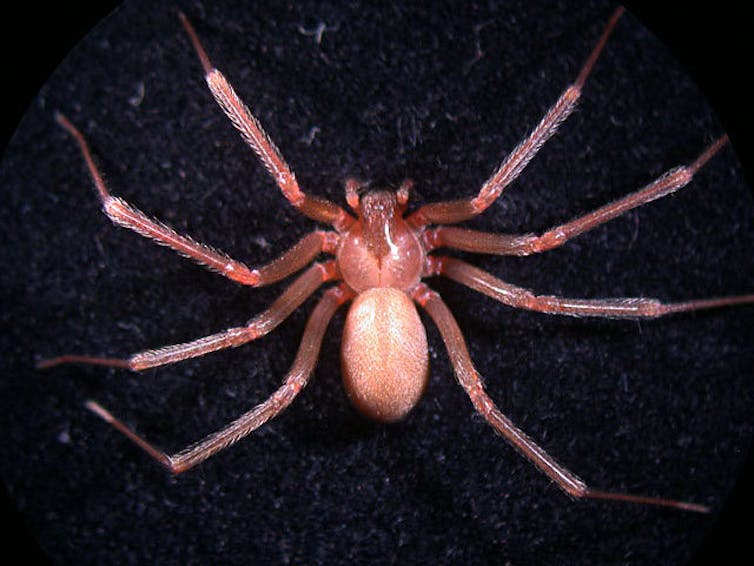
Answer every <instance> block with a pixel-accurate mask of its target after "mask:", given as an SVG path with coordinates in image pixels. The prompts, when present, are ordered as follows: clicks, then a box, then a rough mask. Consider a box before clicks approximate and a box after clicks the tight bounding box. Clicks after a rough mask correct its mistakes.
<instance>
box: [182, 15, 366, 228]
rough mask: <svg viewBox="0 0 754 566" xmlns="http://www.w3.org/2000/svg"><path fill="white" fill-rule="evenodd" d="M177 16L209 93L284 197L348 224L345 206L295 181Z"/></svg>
mask: <svg viewBox="0 0 754 566" xmlns="http://www.w3.org/2000/svg"><path fill="white" fill-rule="evenodd" d="M178 16H179V18H180V20H181V23H182V24H183V27H184V29H185V30H186V34H187V35H188V37H189V40H190V41H191V44H192V45H193V47H194V50H195V51H196V54H197V56H198V57H199V61H200V62H201V64H202V68H203V69H204V75H205V79H206V81H207V85H208V86H209V89H210V91H211V92H212V95H213V96H214V97H215V100H216V101H217V103H218V104H219V105H220V108H222V110H223V112H225V114H226V115H227V116H228V118H229V119H230V121H231V122H232V123H233V125H234V126H235V128H236V129H237V130H238V131H239V132H240V134H241V137H242V138H243V139H244V141H245V142H246V143H247V144H248V145H249V147H251V149H252V150H254V153H256V155H257V157H258V158H259V159H260V161H261V162H262V164H263V165H264V167H265V169H267V172H268V173H269V174H270V175H271V176H272V178H273V179H274V180H275V182H276V183H277V185H278V187H280V190H281V191H282V192H283V195H284V196H285V198H286V199H288V201H289V202H290V203H291V204H292V205H293V206H295V207H296V208H297V209H298V210H299V211H300V212H301V213H302V214H303V215H305V216H308V217H309V218H311V219H313V220H316V221H318V222H324V223H326V224H330V225H332V226H333V227H334V228H335V229H336V230H338V231H342V230H344V229H345V228H347V227H348V226H349V225H350V224H351V223H352V222H353V220H354V219H353V217H352V216H351V215H349V214H348V213H347V212H346V211H345V210H343V209H342V208H341V207H339V206H338V205H336V204H334V203H332V202H330V201H328V200H325V199H321V198H318V197H313V196H311V195H307V194H305V193H304V192H303V191H302V190H301V188H300V187H299V185H298V181H296V176H295V175H294V174H293V171H291V168H290V167H289V166H288V163H286V161H285V159H284V158H283V155H282V154H281V153H280V150H279V149H278V148H277V147H276V146H275V144H274V143H273V142H272V140H271V139H270V137H269V136H268V135H267V132H265V131H264V129H263V128H262V124H261V123H260V122H259V120H258V119H257V118H256V117H255V116H254V115H253V114H252V113H251V111H250V110H249V108H248V107H247V106H246V105H245V104H244V103H243V101H242V100H241V99H240V97H239V96H238V95H237V94H236V92H235V91H234V90H233V87H232V86H231V84H230V83H229V82H228V80H227V79H226V78H225V77H224V76H223V74H222V73H221V72H220V71H218V70H217V68H215V66H214V65H213V64H212V62H211V61H210V59H209V56H208V55H207V52H206V50H205V49H204V47H203V46H202V44H201V41H200V40H199V36H198V35H197V33H196V31H195V30H194V28H193V26H192V25H191V23H190V22H189V21H188V18H186V16H185V15H184V14H183V13H181V12H179V14H178Z"/></svg>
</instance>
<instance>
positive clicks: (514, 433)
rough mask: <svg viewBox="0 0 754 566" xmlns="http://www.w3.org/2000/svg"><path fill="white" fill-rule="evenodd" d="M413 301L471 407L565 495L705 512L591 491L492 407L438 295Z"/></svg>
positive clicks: (424, 293) (422, 288) (420, 293)
mask: <svg viewBox="0 0 754 566" xmlns="http://www.w3.org/2000/svg"><path fill="white" fill-rule="evenodd" d="M414 300H415V301H416V302H417V303H419V304H420V305H421V306H422V307H424V309H425V310H426V311H427V313H428V314H429V316H430V317H431V318H432V320H433V321H434V323H435V324H436V325H437V328H438V329H439V330H440V334H441V335H442V338H443V341H444V342H445V346H446V348H447V350H448V356H449V357H450V361H451V363H452V364H453V369H454V370H455V373H456V377H457V378H458V382H459V383H460V384H461V387H463V388H464V390H465V391H466V393H467V394H468V395H469V398H470V399H471V402H472V404H473V405H474V408H475V409H476V410H477V412H478V413H479V414H480V415H482V416H483V417H484V419H485V420H486V421H487V422H488V423H489V424H490V425H491V426H492V427H493V428H494V429H495V430H496V431H497V432H498V433H500V434H501V435H503V437H505V439H506V440H508V442H510V443H511V444H512V445H513V446H514V447H515V448H516V449H517V450H518V451H519V452H520V453H521V454H522V455H523V456H525V457H526V458H527V459H528V460H530V461H531V462H532V463H533V464H534V465H535V466H536V467H537V468H539V470H541V471H542V472H543V473H544V474H545V475H547V477H549V478H550V479H551V480H552V481H554V482H555V483H556V484H557V485H558V487H560V488H561V489H562V490H563V491H564V492H566V493H567V494H569V495H571V496H572V497H576V498H579V499H609V500H617V501H626V502H630V503H641V504H646V505H659V506H664V507H674V508H676V509H682V510H685V511H696V512H702V513H705V512H708V511H709V509H708V508H707V507H706V506H704V505H699V504H696V503H687V502H685V501H677V500H674V499H664V498H657V497H647V496H644V495H633V494H627V493H616V492H612V491H602V490H596V489H592V488H591V487H589V486H587V484H586V483H585V482H584V481H583V480H581V479H580V478H579V477H578V476H576V474H574V473H573V472H571V471H570V470H568V469H567V468H565V467H564V466H562V465H561V464H559V463H558V462H557V461H556V460H555V459H554V458H553V457H552V456H550V455H549V454H548V453H547V452H545V451H544V450H543V449H542V448H541V447H540V446H538V445H537V444H536V443H535V442H534V441H533V440H532V439H531V438H529V437H528V436H527V435H526V434H525V433H524V432H523V431H521V430H520V429H519V428H518V427H516V425H515V424H513V422H512V421H511V420H510V419H509V418H508V417H506V416H505V415H504V414H503V413H502V412H500V410H499V409H498V408H497V407H496V406H495V403H494V402H493V401H492V399H490V397H489V395H487V393H486V391H485V390H484V387H483V385H482V379H481V377H480V376H479V373H478V372H477V371H476V369H475V368H474V364H473V362H472V361H471V357H470V356H469V352H468V349H467V347H466V341H465V340H464V337H463V334H462V333H461V329H460V328H459V327H458V323H457V322H456V320H455V318H454V317H453V315H452V313H451V312H450V310H449V309H448V307H447V306H446V305H445V303H444V302H443V301H442V299H441V298H440V296H439V295H438V294H437V293H436V292H434V291H432V290H431V289H430V288H429V287H427V286H426V285H424V284H420V285H419V287H418V288H417V289H416V291H415V292H414Z"/></svg>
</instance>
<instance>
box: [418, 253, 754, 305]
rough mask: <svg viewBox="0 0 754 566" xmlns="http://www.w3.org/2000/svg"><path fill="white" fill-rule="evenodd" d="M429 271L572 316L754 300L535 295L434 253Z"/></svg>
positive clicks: (499, 297)
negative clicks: (598, 297) (685, 299)
mask: <svg viewBox="0 0 754 566" xmlns="http://www.w3.org/2000/svg"><path fill="white" fill-rule="evenodd" d="M428 260H429V261H428V264H429V269H428V271H427V275H444V276H445V277H447V278H448V279H452V280H453V281H456V282H457V283H460V284H462V285H466V286H467V287H470V288H472V289H474V290H475V291H478V292H480V293H482V294H484V295H487V296H488V297H492V298H493V299H495V300H496V301H500V302H501V303H504V304H506V305H509V306H511V307H514V308H518V309H527V310H533V311H539V312H544V313H549V314H563V315H570V316H600V317H608V318H657V317H659V316H663V315H666V314H673V313H678V312H685V311H696V310H702V309H711V308H717V307H725V306H731V305H740V304H750V303H754V294H752V295H736V296H732V297H716V298H712V299H697V300H693V301H683V302H677V303H662V302H660V301H658V300H657V299H646V298H643V297H642V298H640V297H620V298H610V299H571V298H565V297H556V296H552V295H535V294H534V293H533V292H531V291H530V290H529V289H525V288H524V287H518V286H516V285H512V284H511V283H506V282H505V281H503V280H501V279H498V278H497V277H495V276H493V275H491V274H489V273H487V272H486V271H484V270H482V269H479V268H478V267H474V266H473V265H471V264H469V263H466V262H465V261H462V260H460V259H456V258H452V257H445V256H440V257H438V256H431V257H429V258H428Z"/></svg>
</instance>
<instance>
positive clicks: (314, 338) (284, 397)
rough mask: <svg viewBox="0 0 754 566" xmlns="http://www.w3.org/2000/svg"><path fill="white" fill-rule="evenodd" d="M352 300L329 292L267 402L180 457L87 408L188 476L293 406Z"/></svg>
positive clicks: (342, 290) (93, 406) (93, 405)
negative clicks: (328, 333) (339, 313)
mask: <svg viewBox="0 0 754 566" xmlns="http://www.w3.org/2000/svg"><path fill="white" fill-rule="evenodd" d="M351 297H352V293H351V291H350V290H348V288H347V287H346V286H345V285H341V286H338V287H332V288H331V289H328V291H327V292H326V293H325V294H324V295H323V296H322V298H321V299H320V301H319V303H317V306H316V307H315V308H314V311H312V314H311V316H310V317H309V321H308V322H307V325H306V329H305V330H304V335H303V337H302V339H301V346H299V350H298V354H296V359H295V360H294V362H293V366H292V367H291V369H290V371H289V372H288V375H287V376H286V377H285V381H284V382H283V385H282V386H281V387H280V388H279V389H278V390H277V391H275V392H274V393H273V394H272V395H271V396H270V397H269V398H268V399H267V400H266V401H264V402H263V403H261V404H259V405H257V406H256V407H254V408H253V409H252V410H250V411H249V412H247V413H244V414H243V415H241V416H240V417H239V418H238V419H236V420H235V421H233V422H232V423H230V424H229V425H228V426H226V427H225V428H223V429H221V430H220V431H218V432H216V433H214V434H211V435H209V436H207V437H206V438H204V439H203V440H201V441H199V442H197V443H196V444H193V445H191V446H189V447H188V448H186V449H185V450H182V451H180V452H178V453H177V454H174V455H172V456H171V455H169V454H167V453H165V452H163V451H162V450H160V449H158V448H155V447H154V446H153V445H152V444H150V443H149V442H147V441H146V440H145V439H144V438H142V437H141V436H139V435H138V434H136V433H135V432H134V431H133V430H131V428H130V427H128V425H126V424H125V423H124V422H122V421H121V420H119V419H117V418H115V417H114V416H113V415H112V414H111V413H110V412H109V411H108V410H107V409H105V408H104V407H102V406H101V405H100V404H99V403H97V402H95V401H87V403H86V407H87V408H88V409H89V410H91V411H92V412H94V413H95V414H96V415H97V416H99V417H100V418H102V419H103V420H104V421H106V422H108V423H110V424H111V425H112V426H113V427H115V428H116V429H118V430H119V431H120V432H122V433H123V434H124V435H126V436H127V437H128V438H129V439H130V440H131V441H132V442H134V443H135V444H136V445H138V446H139V447H140V448H141V449H143V450H144V451H145V452H146V453H147V454H149V455H150V456H152V458H154V459H155V460H157V461H158V462H159V463H160V464H162V465H163V466H165V467H166V468H167V469H168V470H170V471H171V472H173V473H174V474H179V473H181V472H185V471H186V470H188V469H189V468H192V467H194V466H195V465H197V464H199V463H200V462H203V461H204V460H206V459H207V458H209V457H210V456H212V455H213V454H215V453H217V452H219V451H220V450H222V449H223V448H226V447H228V446H230V445H231V444H234V443H235V442H238V441H239V440H241V439H242V438H243V437H245V436H246V435H248V434H249V433H251V432H252V431H254V430H255V429H257V428H259V427H260V426H262V425H263V424H264V423H266V422H267V421H269V420H270V419H272V418H274V417H276V416H277V415H279V414H280V413H282V412H283V411H284V410H285V409H286V408H287V407H288V406H289V405H290V404H291V403H292V402H293V400H294V399H295V398H296V396H297V395H298V394H299V392H300V391H301V390H302V389H303V388H304V387H305V386H306V384H307V383H308V381H309V377H310V376H311V374H312V372H313V371H314V366H315V365H316V363H317V358H318V356H319V349H320V346H321V344H322V338H323V336H324V334H325V330H326V329H327V326H328V324H329V323H330V319H331V318H332V316H333V314H334V313H335V311H336V310H337V309H338V307H339V306H340V305H342V304H343V303H344V302H346V301H347V300H349V299H350V298H351Z"/></svg>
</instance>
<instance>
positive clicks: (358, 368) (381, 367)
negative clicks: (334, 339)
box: [341, 287, 429, 422]
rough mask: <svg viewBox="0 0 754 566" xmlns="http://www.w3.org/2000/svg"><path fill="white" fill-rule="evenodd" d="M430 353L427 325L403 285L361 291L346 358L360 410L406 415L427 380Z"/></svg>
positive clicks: (347, 379) (348, 384)
mask: <svg viewBox="0 0 754 566" xmlns="http://www.w3.org/2000/svg"><path fill="white" fill-rule="evenodd" d="M428 357H429V354H428V352H427V333H426V331H425V330H424V325H423V324H422V322H421V319H420V318H419V313H417V312H416V307H415V306H414V303H413V302H412V301H411V299H410V298H409V297H408V296H407V295H406V294H405V293H404V292H403V291H399V290H398V289H393V288H389V287H375V288H372V289H368V290H366V291H364V292H363V293H361V294H359V295H358V296H357V297H356V299H355V300H354V302H353V305H352V306H351V308H350V310H349V311H348V316H347V317H346V323H345V328H344V329H343V343H342V348H341V361H342V366H343V383H344V385H345V388H346V391H347V392H348V396H349V397H350V399H351V401H352V402H353V404H354V405H355V406H356V407H357V408H358V409H359V410H361V411H362V412H363V413H364V414H365V415H367V416H368V417H371V418H373V419H375V420H378V421H382V422H392V421H397V420H399V419H401V418H403V417H404V416H406V414H408V412H409V411H410V410H411V409H412V408H413V407H414V405H416V403H417V402H418V401H419V399H420V398H421V396H422V394H423V393H424V389H425V388H426V386H427V376H428V369H429V359H428Z"/></svg>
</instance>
